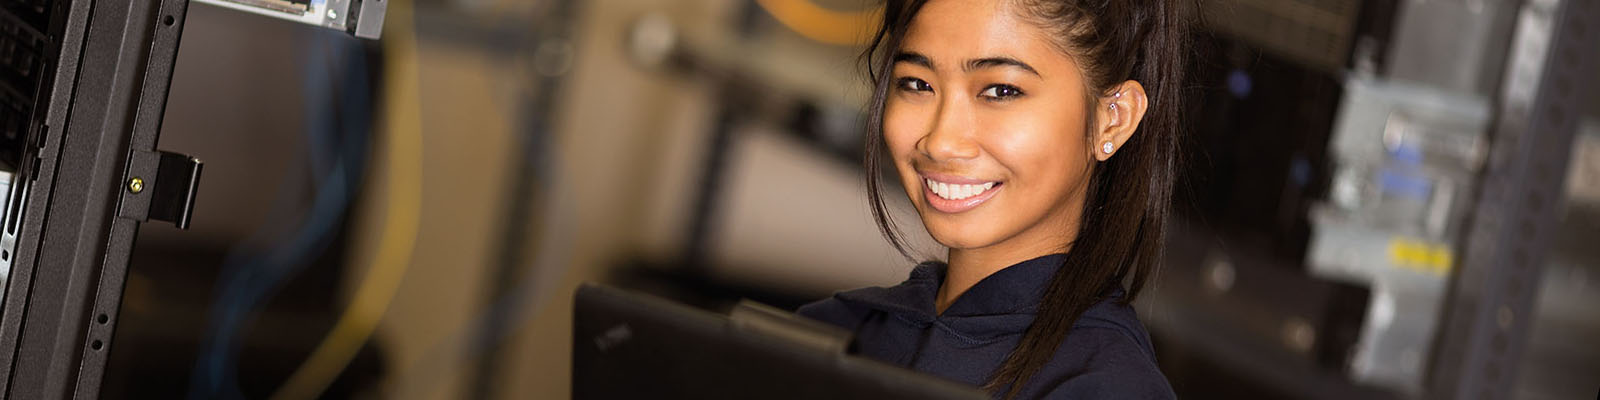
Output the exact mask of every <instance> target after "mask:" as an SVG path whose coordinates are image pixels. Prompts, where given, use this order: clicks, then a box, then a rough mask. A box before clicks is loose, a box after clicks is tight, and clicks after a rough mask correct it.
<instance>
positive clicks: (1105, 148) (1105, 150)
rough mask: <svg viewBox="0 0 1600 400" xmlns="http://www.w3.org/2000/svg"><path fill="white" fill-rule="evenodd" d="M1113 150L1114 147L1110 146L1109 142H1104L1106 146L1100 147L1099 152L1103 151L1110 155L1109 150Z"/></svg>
mask: <svg viewBox="0 0 1600 400" xmlns="http://www.w3.org/2000/svg"><path fill="white" fill-rule="evenodd" d="M1115 149H1116V146H1115V145H1112V144H1111V142H1106V144H1103V145H1100V151H1103V152H1105V153H1106V154H1111V150H1115Z"/></svg>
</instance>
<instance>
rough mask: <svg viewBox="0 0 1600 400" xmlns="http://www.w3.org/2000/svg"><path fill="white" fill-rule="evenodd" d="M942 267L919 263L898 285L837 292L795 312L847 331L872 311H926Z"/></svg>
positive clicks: (911, 312) (855, 326)
mask: <svg viewBox="0 0 1600 400" xmlns="http://www.w3.org/2000/svg"><path fill="white" fill-rule="evenodd" d="M942 267H943V265H942V264H938V263H922V264H920V265H917V267H916V268H913V269H912V271H911V274H910V276H909V277H907V279H906V280H905V281H904V282H901V283H900V284H898V285H894V286H888V287H866V288H860V289H855V290H847V291H841V292H837V293H834V294H833V295H832V296H829V297H828V298H825V299H822V300H818V301H816V302H813V303H811V304H806V305H804V306H800V309H799V310H797V311H795V313H796V314H800V315H801V316H804V317H808V318H811V319H815V320H818V321H822V322H827V323H829V324H833V325H837V326H839V327H842V328H845V329H850V330H855V329H856V328H857V327H858V326H860V325H861V323H862V321H864V320H866V319H867V318H870V317H871V316H872V315H873V313H875V312H890V313H910V314H927V313H929V312H931V311H930V310H932V308H933V294H934V293H935V292H936V291H937V290H938V288H939V281H938V274H942V273H943V270H942Z"/></svg>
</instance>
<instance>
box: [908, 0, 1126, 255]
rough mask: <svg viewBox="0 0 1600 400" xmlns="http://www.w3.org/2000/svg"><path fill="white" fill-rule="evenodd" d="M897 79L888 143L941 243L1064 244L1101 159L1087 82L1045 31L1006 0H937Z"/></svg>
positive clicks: (918, 23)
mask: <svg viewBox="0 0 1600 400" xmlns="http://www.w3.org/2000/svg"><path fill="white" fill-rule="evenodd" d="M889 79H891V81H890V84H891V85H892V86H891V88H890V91H889V94H888V97H887V103H886V105H885V111H884V122H883V132H884V140H885V141H886V143H887V145H888V147H889V151H890V153H891V154H892V156H893V158H894V163H895V166H896V168H897V169H898V172H899V174H900V179H901V181H902V183H904V185H905V187H906V194H907V195H909V196H910V197H911V202H912V204H914V205H915V206H916V209H917V211H918V213H919V214H921V217H922V222H923V224H924V225H925V226H927V228H928V232H929V233H930V234H932V236H933V238H934V239H936V240H938V241H939V243H941V244H944V245H945V246H948V247H950V248H951V249H952V251H962V250H977V249H989V248H996V249H998V248H1005V249H1010V250H1022V249H1029V250H1034V251H1046V252H1054V251H1061V250H1065V249H1066V247H1067V245H1068V241H1070V240H1071V239H1072V237H1073V235H1074V234H1075V233H1076V228H1077V223H1078V222H1077V220H1078V216H1079V214H1080V211H1081V210H1082V207H1083V199H1084V189H1085V188H1086V187H1087V180H1088V176H1089V168H1090V163H1091V161H1090V160H1091V157H1092V154H1093V153H1091V152H1090V149H1089V148H1088V147H1089V146H1088V140H1089V137H1088V136H1087V135H1088V133H1087V132H1086V131H1085V129H1086V128H1087V127H1088V126H1087V122H1088V120H1087V118H1088V116H1087V111H1086V108H1085V106H1086V104H1085V103H1086V102H1087V100H1086V98H1085V89H1084V83H1083V76H1082V74H1081V72H1080V71H1079V69H1078V66H1077V65H1076V64H1074V62H1073V60H1072V59H1071V58H1070V57H1069V56H1068V55H1067V54H1065V53H1063V52H1062V51H1060V50H1059V48H1058V47H1056V46H1055V45H1053V43H1052V42H1051V39H1050V37H1049V36H1048V33H1047V32H1045V31H1044V30H1041V29H1039V28H1037V27H1035V26H1034V25H1033V24H1030V23H1028V22H1027V21H1025V20H1023V19H1020V18H1018V16H1017V15H1016V14H1015V11H1013V10H1012V9H1010V6H1009V5H1008V4H1007V1H1006V0H959V1H958V0H933V1H930V2H928V4H927V5H926V6H924V7H923V8H922V10H921V12H919V13H918V14H917V16H916V18H915V19H914V20H913V21H912V23H911V26H910V27H909V30H908V31H907V33H906V36H905V38H904V41H903V42H902V47H901V50H900V52H899V53H898V54H896V55H895V56H894V66H893V72H892V73H891V75H890V76H889ZM1118 144H1119V145H1120V143H1118Z"/></svg>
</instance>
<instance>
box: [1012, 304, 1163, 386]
mask: <svg viewBox="0 0 1600 400" xmlns="http://www.w3.org/2000/svg"><path fill="white" fill-rule="evenodd" d="M1056 352H1057V354H1056V357H1055V358H1054V360H1055V361H1056V362H1052V364H1057V365H1053V366H1047V367H1046V369H1047V370H1053V371H1048V372H1051V373H1045V374H1041V375H1043V376H1042V377H1044V376H1048V377H1050V378H1053V379H1049V380H1047V381H1046V382H1041V383H1044V388H1045V390H1041V393H1044V394H1045V395H1043V396H1040V397H1041V398H1051V399H1054V398H1071V399H1080V398H1128V399H1170V398H1175V397H1176V395H1174V394H1173V392H1172V386H1171V384H1169V383H1168V382H1167V378H1166V375H1164V374H1162V373H1161V369H1160V368H1159V367H1158V366H1157V364H1156V358H1155V351H1154V349H1153V348H1152V346H1151V343H1150V337H1149V334H1148V333H1147V332H1146V331H1145V329H1144V325H1143V324H1142V323H1140V322H1139V319H1138V317H1137V315H1136V314H1135V312H1134V311H1133V308H1132V307H1130V306H1128V305H1126V304H1122V303H1121V302H1118V301H1106V302H1102V303H1101V304H1097V305H1095V306H1094V307H1091V308H1090V309H1089V310H1087V311H1085V312H1084V314H1083V316H1081V317H1079V319H1078V321H1077V323H1075V324H1073V328H1072V331H1071V332H1070V333H1068V334H1067V338H1066V340H1065V341H1064V342H1062V343H1061V346H1060V347H1059V348H1057V351H1056ZM1042 372H1045V371H1042Z"/></svg>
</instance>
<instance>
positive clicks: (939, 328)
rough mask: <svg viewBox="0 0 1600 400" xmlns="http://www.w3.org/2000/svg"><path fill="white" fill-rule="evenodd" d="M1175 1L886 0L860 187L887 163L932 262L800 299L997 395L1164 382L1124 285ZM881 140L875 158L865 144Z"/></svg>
mask: <svg viewBox="0 0 1600 400" xmlns="http://www.w3.org/2000/svg"><path fill="white" fill-rule="evenodd" d="M1183 10H1184V8H1183V7H1180V6H1179V4H1177V3H1176V0H1143V1H1121V0H963V1H956V0H929V1H915V0H911V1H894V0H891V1H889V2H888V4H887V5H886V8H885V13H884V20H883V24H882V28H881V29H880V31H879V32H878V34H877V36H876V37H875V40H874V42H873V45H872V47H871V48H870V49H869V50H868V52H867V54H866V56H865V57H864V58H865V59H866V61H867V63H868V65H869V67H870V68H871V73H872V78H873V82H874V83H875V84H876V87H875V91H874V96H873V102H872V104H871V106H870V107H871V108H870V109H869V110H868V111H869V116H870V118H869V126H868V143H867V148H866V159H865V162H866V166H867V171H868V173H867V174H866V175H867V179H868V189H869V190H868V198H869V200H870V201H871V203H872V207H873V211H874V217H875V218H876V219H877V221H878V225H879V227H880V228H882V231H883V232H884V235H885V237H887V238H888V240H889V241H890V242H891V243H892V244H894V245H895V246H896V247H898V248H901V249H902V252H903V253H906V252H905V251H904V246H903V245H902V243H903V241H902V239H900V238H899V237H898V236H896V235H895V232H896V231H895V224H894V221H892V220H891V219H889V217H888V213H886V212H885V206H884V200H883V195H882V193H881V192H880V189H879V188H880V185H881V182H878V179H877V177H878V174H877V173H876V171H879V168H880V165H879V163H880V160H884V159H887V160H892V163H893V166H894V170H895V172H896V174H895V175H894V176H897V177H898V178H899V179H900V184H901V185H902V186H903V187H904V188H905V190H906V195H907V196H908V197H909V199H910V200H911V204H912V205H913V206H914V207H915V208H916V210H917V212H918V214H919V216H920V217H921V220H922V223H923V225H924V226H926V227H927V229H928V233H929V234H931V235H932V236H933V238H934V239H935V240H937V241H938V242H939V243H940V244H942V245H944V246H946V247H948V248H949V252H948V256H947V259H946V260H947V262H937V261H930V262H924V263H922V264H921V265H919V266H918V267H917V268H916V269H915V270H914V271H913V272H912V274H911V278H910V279H908V280H907V281H906V282H905V283H902V284H901V285H899V286H894V287H889V288H868V289H862V290H856V291H849V292H842V293H839V294H837V295H835V296H834V297H833V298H830V299H826V300H823V301H819V302H817V303H813V304H811V305H808V306H806V307H803V308H802V309H801V310H800V312H801V314H803V315H807V316H810V317H812V318H816V319H819V320H822V321H825V322H829V323H833V324H836V325H840V326H843V327H845V328H848V329H852V330H854V331H855V332H856V334H857V335H856V343H855V348H856V349H857V351H858V352H860V353H862V354H864V355H867V356H869V357H874V358H878V359H880V360H883V361H887V362H891V363H897V364H900V365H904V366H907V367H910V368H914V369H918V370H922V371H925V372H929V373H933V374H935V375H940V376H944V377H947V378H951V379H955V380H958V381H963V382H967V383H971V384H974V385H982V386H983V387H985V388H986V389H988V390H990V391H992V392H994V393H995V394H996V395H1003V396H1004V397H1007V398H1013V397H1023V398H1039V397H1049V398H1057V397H1061V398H1078V397H1091V398H1103V397H1111V398H1170V397H1172V396H1173V395H1172V391H1171V388H1170V387H1169V386H1168V384H1167V382H1166V380H1165V378H1164V377H1163V376H1162V374H1161V372H1160V370H1159V369H1157V368H1156V365H1155V357H1154V354H1153V350H1152V349H1151V346H1150V341H1149V338H1148V334H1147V333H1146V332H1145V330H1144V327H1143V325H1142V324H1141V323H1140V322H1139V321H1138V318H1137V316H1136V315H1135V314H1134V312H1133V310H1132V308H1131V307H1129V305H1128V303H1129V302H1131V301H1132V300H1133V299H1134V298H1135V297H1136V296H1137V295H1138V293H1139V290H1140V288H1141V287H1142V286H1143V284H1144V281H1145V280H1146V279H1147V278H1148V276H1149V275H1150V274H1151V272H1152V271H1154V270H1155V269H1156V267H1157V266H1158V265H1159V264H1160V258H1161V250H1162V249H1161V247H1162V242H1163V236H1164V231H1165V225H1166V219H1167V215H1168V208H1169V204H1168V203H1169V202H1170V198H1171V190H1172V185H1173V176H1174V174H1175V171H1174V170H1173V165H1175V163H1176V162H1175V160H1174V157H1175V152H1176V148H1175V147H1176V143H1177V137H1178V135H1179V134H1180V131H1181V129H1180V126H1181V125H1180V116H1179V111H1180V109H1181V107H1182V105H1181V104H1180V97H1181V96H1180V89H1179V88H1181V87H1182V80H1183V70H1184V67H1185V64H1184V63H1185V58H1186V57H1185V53H1184V52H1185V51H1186V50H1185V46H1184V40H1185V38H1186V37H1187V31H1186V29H1187V23H1186V21H1185V18H1184V17H1183V14H1182V11H1183ZM885 156H887V157H885Z"/></svg>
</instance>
